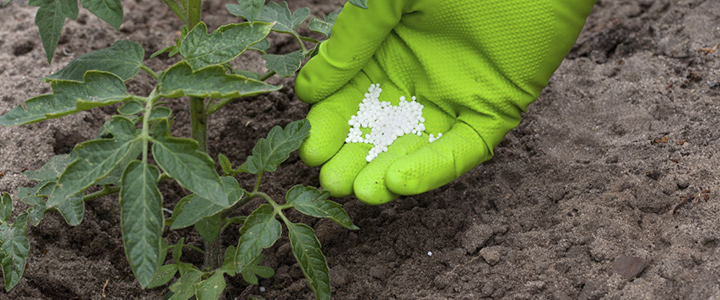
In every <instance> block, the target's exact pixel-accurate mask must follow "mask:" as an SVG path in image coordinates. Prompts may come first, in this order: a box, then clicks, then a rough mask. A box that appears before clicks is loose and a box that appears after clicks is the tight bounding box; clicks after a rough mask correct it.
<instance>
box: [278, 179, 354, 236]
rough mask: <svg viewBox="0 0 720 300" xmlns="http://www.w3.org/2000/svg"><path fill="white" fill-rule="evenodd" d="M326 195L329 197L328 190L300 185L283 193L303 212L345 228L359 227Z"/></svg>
mask: <svg viewBox="0 0 720 300" xmlns="http://www.w3.org/2000/svg"><path fill="white" fill-rule="evenodd" d="M328 197H330V192H328V191H319V190H318V189H316V188H314V187H309V186H308V187H305V186H302V185H296V186H294V187H292V188H291V189H290V190H289V191H288V192H287V194H286V195H285V199H287V203H288V204H292V206H293V207H294V208H295V209H297V210H298V211H299V212H301V213H303V214H306V215H309V216H313V217H316V218H327V219H330V220H332V221H334V222H335V223H338V224H340V225H341V226H343V227H345V228H347V229H353V230H355V229H360V228H358V227H357V226H355V225H354V224H353V223H352V221H351V220H350V217H349V216H348V214H347V212H345V210H344V209H343V208H342V205H340V204H339V203H336V202H333V201H330V200H327V198H328Z"/></svg>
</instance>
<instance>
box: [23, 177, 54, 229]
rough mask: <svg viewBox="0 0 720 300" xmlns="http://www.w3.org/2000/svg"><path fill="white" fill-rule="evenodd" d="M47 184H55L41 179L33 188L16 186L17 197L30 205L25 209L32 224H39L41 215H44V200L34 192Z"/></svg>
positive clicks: (37, 191) (38, 191)
mask: <svg viewBox="0 0 720 300" xmlns="http://www.w3.org/2000/svg"><path fill="white" fill-rule="evenodd" d="M48 184H51V186H55V185H54V184H55V183H54V182H48V181H43V182H40V183H38V184H37V185H36V186H35V187H34V188H18V192H17V195H18V199H20V201H22V202H23V203H25V204H27V205H30V208H28V210H27V214H28V219H29V221H30V223H31V224H32V225H33V226H37V225H38V224H40V220H42V217H43V216H44V215H45V200H43V198H41V197H39V195H36V194H37V193H40V190H42V188H43V186H45V185H48Z"/></svg>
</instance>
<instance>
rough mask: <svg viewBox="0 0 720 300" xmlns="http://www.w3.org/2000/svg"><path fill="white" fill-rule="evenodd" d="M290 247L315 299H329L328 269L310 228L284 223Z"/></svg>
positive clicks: (318, 243) (318, 242)
mask: <svg viewBox="0 0 720 300" xmlns="http://www.w3.org/2000/svg"><path fill="white" fill-rule="evenodd" d="M286 225H287V227H288V236H289V238H290V246H292V250H293V254H294V255H295V259H296V260H297V262H298V264H300V269H302V271H303V274H305V278H306V279H307V281H308V284H310V287H311V288H312V289H313V291H315V299H318V300H326V299H327V300H329V299H330V268H328V265H327V262H326V261H325V255H323V253H322V250H321V249H320V241H318V239H317V237H316V236H315V231H313V229H312V228H310V226H307V225H305V224H296V223H286Z"/></svg>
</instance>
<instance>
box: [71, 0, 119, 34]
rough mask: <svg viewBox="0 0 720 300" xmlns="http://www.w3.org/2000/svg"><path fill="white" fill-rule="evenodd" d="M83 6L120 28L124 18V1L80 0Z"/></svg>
mask: <svg viewBox="0 0 720 300" xmlns="http://www.w3.org/2000/svg"><path fill="white" fill-rule="evenodd" d="M80 3H81V4H82V7H84V8H87V10H89V11H90V12H91V13H93V14H94V15H96V16H97V17H98V18H100V20H103V21H105V22H107V23H108V24H110V25H112V26H113V27H115V29H118V30H119V29H120V24H121V23H122V20H123V10H122V3H120V0H80Z"/></svg>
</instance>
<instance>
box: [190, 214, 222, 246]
mask: <svg viewBox="0 0 720 300" xmlns="http://www.w3.org/2000/svg"><path fill="white" fill-rule="evenodd" d="M222 225H223V224H222V219H221V218H220V216H217V215H215V216H210V217H206V218H202V219H200V220H199V221H197V222H195V231H197V232H198V233H199V234H200V236H202V238H203V239H205V240H206V241H208V242H210V243H212V242H215V240H217V238H218V236H219V235H220V228H222Z"/></svg>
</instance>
